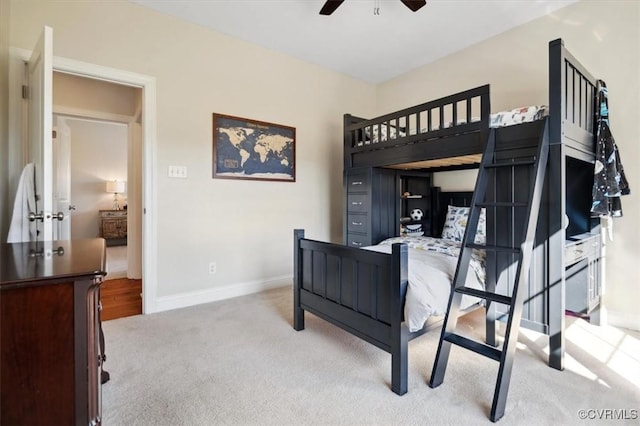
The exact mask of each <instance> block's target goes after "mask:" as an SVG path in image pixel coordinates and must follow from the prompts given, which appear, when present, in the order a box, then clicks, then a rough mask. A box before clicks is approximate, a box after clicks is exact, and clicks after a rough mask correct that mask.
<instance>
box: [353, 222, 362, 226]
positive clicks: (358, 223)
mask: <svg viewBox="0 0 640 426" xmlns="http://www.w3.org/2000/svg"><path fill="white" fill-rule="evenodd" d="M351 224H352V225H354V226H362V222H351Z"/></svg>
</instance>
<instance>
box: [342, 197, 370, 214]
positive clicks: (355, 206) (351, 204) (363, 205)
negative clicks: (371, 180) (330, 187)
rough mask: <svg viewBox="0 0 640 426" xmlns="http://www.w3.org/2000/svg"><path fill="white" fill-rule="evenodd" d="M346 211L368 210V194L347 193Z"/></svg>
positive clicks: (364, 211) (363, 211)
mask: <svg viewBox="0 0 640 426" xmlns="http://www.w3.org/2000/svg"><path fill="white" fill-rule="evenodd" d="M347 211H348V212H362V213H366V212H368V211H369V196H368V195H366V194H349V196H348V197H347Z"/></svg>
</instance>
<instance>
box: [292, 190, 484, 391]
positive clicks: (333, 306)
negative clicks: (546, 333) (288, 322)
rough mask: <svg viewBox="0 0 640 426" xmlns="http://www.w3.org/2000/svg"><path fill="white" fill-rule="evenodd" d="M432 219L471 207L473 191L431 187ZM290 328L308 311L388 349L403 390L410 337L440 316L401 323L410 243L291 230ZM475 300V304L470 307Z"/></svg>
mask: <svg viewBox="0 0 640 426" xmlns="http://www.w3.org/2000/svg"><path fill="white" fill-rule="evenodd" d="M434 193H435V194H434V195H435V197H434V199H433V200H432V203H433V207H432V209H431V213H432V219H431V220H432V221H433V222H435V223H438V224H440V225H441V224H442V223H443V221H444V217H445V216H446V210H447V206H448V205H449V204H455V205H458V206H469V205H470V203H471V198H472V196H473V192H469V191H461V192H441V191H439V188H435V191H434ZM293 244H294V252H293V253H294V271H293V277H294V279H293V281H294V283H293V288H294V293H293V295H294V315H293V328H294V329H295V330H296V331H300V330H303V329H304V328H305V321H304V313H305V311H309V312H310V313H312V314H314V315H316V316H318V317H320V318H322V319H324V320H325V321H328V322H330V323H332V324H334V325H336V326H338V327H340V328H342V329H344V330H346V331H347V332H349V333H351V334H353V335H355V336H358V337H360V338H361V339H363V340H365V341H367V342H369V343H371V344H373V345H375V346H377V347H378V348H380V349H382V350H384V351H386V352H388V353H389V354H391V390H393V392H395V393H397V394H398V395H404V394H405V393H406V392H407V380H408V379H407V374H408V352H407V346H408V343H409V341H411V340H413V339H414V338H416V337H419V336H422V335H423V334H424V333H426V332H428V331H429V330H432V329H434V328H439V326H440V325H441V323H442V318H438V319H436V320H435V321H427V322H426V324H425V326H424V327H423V328H422V329H421V330H419V331H415V332H410V331H409V329H408V328H407V326H406V325H405V324H404V322H403V321H404V301H405V296H406V294H407V285H408V281H407V276H408V272H407V271H408V267H407V265H408V262H407V253H408V248H407V245H406V244H393V245H392V253H391V254H386V253H379V252H375V251H370V250H362V249H360V248H356V247H348V246H343V245H337V244H330V243H326V242H323V241H315V240H310V239H305V238H304V230H302V229H296V230H294V231H293ZM478 306H479V305H473V306H472V307H470V308H468V309H466V310H465V311H464V312H465V313H466V312H469V311H470V310H473V309H475V308H476V307H478Z"/></svg>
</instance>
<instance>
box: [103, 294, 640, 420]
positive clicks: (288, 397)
mask: <svg viewBox="0 0 640 426" xmlns="http://www.w3.org/2000/svg"><path fill="white" fill-rule="evenodd" d="M481 314H482V312H481V311H476V312H474V313H471V314H469V315H466V316H465V317H463V318H461V319H460V321H459V324H460V326H461V327H463V328H464V330H465V332H466V333H468V334H472V335H478V336H479V335H481V333H482V332H483V329H484V328H483V317H482V315H481ZM291 318H292V290H291V288H288V287H285V288H280V289H274V290H270V291H266V292H263V293H258V294H254V295H250V296H244V297H239V298H235V299H230V300H225V301H222V302H216V303H209V304H205V305H200V306H195V307H190V308H185V309H179V310H174V311H168V312H162V313H158V314H152V315H145V316H135V317H128V318H121V319H117V320H113V321H109V322H106V323H105V324H104V332H105V336H106V353H107V362H106V364H105V369H106V370H108V371H109V373H110V374H111V380H110V381H109V382H108V383H106V384H105V385H104V386H103V387H102V392H103V398H102V401H103V406H102V411H103V425H105V426H115V425H123V426H124V425H127V426H129V425H155V426H158V425H172V426H178V425H215V424H228V425H304V424H318V425H331V424H349V425H352V424H363V425H374V424H375V425H431V424H433V425H449V424H451V425H454V424H456V425H457V424H463V425H475V424H491V422H490V421H489V419H488V413H489V410H490V406H491V401H492V398H493V391H494V385H495V380H496V372H497V363H496V362H494V361H492V360H489V359H486V358H483V357H480V356H478V355H476V354H473V353H471V352H468V351H465V350H464V349H461V348H457V347H454V349H452V353H451V357H450V362H449V366H448V368H447V374H446V376H445V381H444V383H443V384H442V385H441V386H440V387H438V388H437V389H431V388H429V386H428V385H427V384H426V382H427V381H428V379H429V377H430V375H431V368H432V363H433V358H434V355H435V350H436V347H437V342H438V338H439V330H436V331H435V332H430V333H427V334H426V335H424V336H422V337H420V338H418V339H415V340H413V341H412V342H411V343H410V344H409V392H408V393H407V394H406V395H404V396H402V397H400V396H397V395H396V394H394V393H392V392H391V390H390V389H389V384H390V375H391V356H390V355H389V354H387V353H385V352H383V351H382V350H380V349H378V348H376V347H374V346H372V345H370V344H367V343H365V342H364V341H362V340H360V339H358V338H355V337H353V336H351V335H350V334H348V333H346V332H344V331H342V330H340V329H338V328H337V327H335V326H333V325H331V324H328V323H326V322H324V321H322V320H320V319H318V318H317V317H314V316H313V315H311V314H306V329H305V330H303V331H300V332H296V331H294V330H293V328H292V327H291V323H292V321H291ZM567 326H568V328H567V357H566V369H565V371H562V372H561V371H557V370H554V369H551V368H549V367H547V366H546V354H545V349H546V344H547V340H548V339H547V337H546V336H543V335H540V334H537V333H532V332H528V331H525V332H523V333H522V334H521V336H520V339H519V343H518V351H517V357H516V360H515V363H514V370H513V375H512V380H511V388H510V391H509V398H508V401H507V408H506V414H505V417H503V419H502V420H500V422H499V424H503V425H538V424H540V425H551V424H554V425H557V424H589V423H591V424H606V423H610V424H621V423H623V424H638V422H639V420H638V418H639V416H640V333H638V332H630V331H625V330H621V329H616V328H613V327H595V326H591V325H589V324H588V323H586V322H585V321H583V320H580V319H576V318H569V317H567ZM580 410H591V411H586V412H581V411H580ZM583 413H586V415H587V416H588V417H589V419H588V420H582V418H581V417H580V415H581V414H583ZM583 415H584V414H583ZM634 416H635V418H634ZM620 418H622V419H625V418H627V420H619V419H620Z"/></svg>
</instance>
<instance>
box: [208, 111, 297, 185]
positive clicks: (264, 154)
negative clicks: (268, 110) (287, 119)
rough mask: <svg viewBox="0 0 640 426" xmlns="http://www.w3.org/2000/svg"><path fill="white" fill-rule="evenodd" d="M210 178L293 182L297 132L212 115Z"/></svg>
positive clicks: (287, 128)
mask: <svg viewBox="0 0 640 426" xmlns="http://www.w3.org/2000/svg"><path fill="white" fill-rule="evenodd" d="M212 120H213V178H214V179H249V180H264V181H280V182H295V181H296V149H295V148H296V129H295V127H290V126H285V125H281V124H274V123H268V122H266V121H258V120H253V119H249V118H242V117H235V116H231V115H225V114H217V113H213V114H212Z"/></svg>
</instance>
